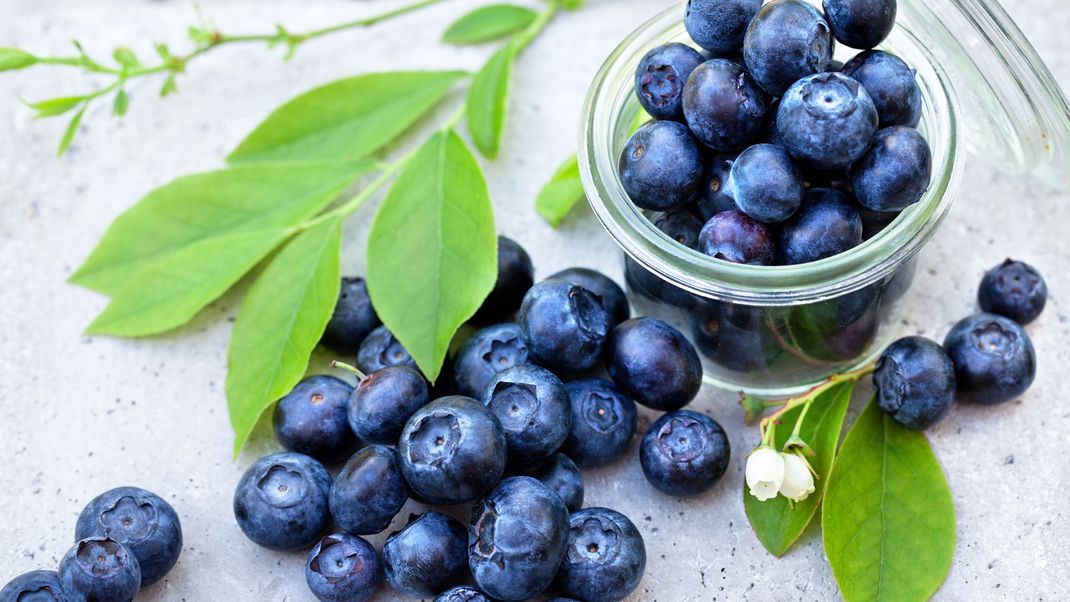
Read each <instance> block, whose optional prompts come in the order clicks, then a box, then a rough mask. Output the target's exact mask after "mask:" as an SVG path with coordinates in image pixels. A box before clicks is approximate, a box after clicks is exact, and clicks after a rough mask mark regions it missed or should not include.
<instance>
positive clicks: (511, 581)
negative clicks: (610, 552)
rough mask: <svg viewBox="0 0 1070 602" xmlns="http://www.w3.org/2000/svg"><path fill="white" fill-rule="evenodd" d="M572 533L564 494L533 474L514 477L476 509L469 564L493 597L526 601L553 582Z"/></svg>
mask: <svg viewBox="0 0 1070 602" xmlns="http://www.w3.org/2000/svg"><path fill="white" fill-rule="evenodd" d="M567 537H568V510H567V509H566V508H565V503H564V502H563V501H562V500H561V498H560V497H558V495H557V494H556V493H554V492H553V491H551V490H550V488H549V487H547V486H546V485H543V484H542V483H540V482H539V481H536V480H535V479H533V478H531V477H510V478H508V479H504V480H502V482H501V483H499V484H498V486H497V487H495V488H494V491H491V492H490V493H489V494H488V495H487V497H485V498H484V499H482V500H481V501H479V502H478V503H477V504H476V505H475V506H474V507H473V508H472V520H471V521H470V522H469V523H468V566H469V568H470V569H471V570H472V575H473V576H474V577H475V579H476V583H477V584H479V587H480V589H482V590H483V591H485V592H487V594H489V595H490V596H492V597H494V598H497V599H499V600H504V601H506V602H512V601H520V600H527V599H528V598H531V597H533V596H536V595H538V594H539V593H540V592H542V591H543V590H545V589H546V588H547V586H549V585H550V583H551V582H552V581H553V579H554V574H555V573H557V567H558V566H560V565H561V560H562V558H563V557H564V555H565V543H566V540H567Z"/></svg>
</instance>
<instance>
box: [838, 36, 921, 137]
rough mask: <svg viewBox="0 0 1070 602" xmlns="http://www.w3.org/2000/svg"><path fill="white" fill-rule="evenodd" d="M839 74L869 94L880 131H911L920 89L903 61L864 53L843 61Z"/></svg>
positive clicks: (873, 52)
mask: <svg viewBox="0 0 1070 602" xmlns="http://www.w3.org/2000/svg"><path fill="white" fill-rule="evenodd" d="M842 73H843V74H844V75H846V76H848V77H850V78H852V79H855V80H858V83H860V84H862V87H864V88H865V89H866V92H869V97H870V98H871V99H872V100H873V106H875V107H876V109H877V116H878V118H879V119H880V126H881V127H888V126H891V125H905V126H909V127H915V126H917V125H918V122H919V121H920V120H921V87H920V86H918V81H917V79H916V78H915V77H914V70H913V69H911V68H910V67H908V66H907V64H906V63H904V62H903V59H901V58H899V57H897V56H895V55H894V54H891V53H888V52H884V51H882V50H867V51H865V52H861V53H859V54H858V56H856V57H854V58H853V59H851V60H849V61H847V63H846V64H845V65H844V66H843V70H842Z"/></svg>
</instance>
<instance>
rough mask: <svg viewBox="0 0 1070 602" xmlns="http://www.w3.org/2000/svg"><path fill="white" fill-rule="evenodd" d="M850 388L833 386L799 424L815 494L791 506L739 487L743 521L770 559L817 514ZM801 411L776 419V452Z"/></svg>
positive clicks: (851, 384)
mask: <svg viewBox="0 0 1070 602" xmlns="http://www.w3.org/2000/svg"><path fill="white" fill-rule="evenodd" d="M853 389H854V382H842V383H839V384H836V385H833V386H832V387H830V388H829V389H828V390H826V391H824V392H822V393H821V394H820V395H818V396H817V398H816V399H814V401H813V402H811V403H812V405H811V406H810V411H809V413H807V414H806V421H805V422H803V426H802V429H801V430H800V432H799V436H800V437H802V439H803V441H806V443H807V444H809V445H810V447H811V448H812V449H813V450H814V452H815V455H814V456H813V457H811V458H808V459H809V461H810V466H811V467H813V469H814V470H815V471H817V474H818V478H817V479H816V480H815V482H814V485H815V491H814V493H812V494H810V497H808V498H806V499H805V500H803V501H801V502H796V503H795V504H794V506H793V505H792V504H791V502H790V501H789V500H788V499H787V498H785V497H784V496H782V495H778V496H776V497H775V498H773V499H771V500H767V501H764V502H760V501H758V498H756V497H754V496H753V495H751V494H750V492H749V491H748V490H747V488H746V486H744V487H743V507H744V509H745V510H746V512H747V520H749V521H750V524H751V528H753V529H754V534H755V535H757V536H758V540H759V541H761V542H762V545H763V546H765V549H766V550H768V551H769V553H770V554H773V555H774V556H780V555H782V554H784V552H787V551H788V548H790V547H791V545H792V544H793V543H795V541H796V540H797V539H799V536H801V535H802V534H803V531H805V530H806V526H807V525H809V524H810V521H811V520H812V519H813V517H814V516H815V515H816V514H817V507H818V505H819V504H820V503H821V495H822V493H823V492H824V488H825V485H826V483H828V476H829V470H830V469H831V468H832V459H833V457H835V454H836V444H837V443H838V442H839V439H840V431H841V430H842V429H843V418H844V416H845V415H846V414H847V406H848V405H849V404H850V402H851V391H852V390H853ZM801 411H802V407H798V408H795V409H793V410H791V411H789V412H786V413H785V414H784V415H783V416H782V417H781V418H780V424H781V426H780V428H778V429H777V433H776V442H775V447H776V449H783V446H784V444H785V443H786V442H787V440H788V437H789V436H790V435H791V429H792V427H793V426H794V425H795V419H796V418H798V416H799V412H801Z"/></svg>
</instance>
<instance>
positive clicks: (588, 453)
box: [561, 378, 636, 466]
mask: <svg viewBox="0 0 1070 602" xmlns="http://www.w3.org/2000/svg"><path fill="white" fill-rule="evenodd" d="M565 389H567V390H568V395H569V399H571V400H572V430H570V431H569V434H568V438H567V439H565V444H564V445H562V446H561V451H562V452H564V453H565V454H567V455H568V457H570V458H572V459H573V460H574V461H575V462H576V464H578V465H580V466H601V465H603V464H608V463H609V462H612V461H613V460H616V459H617V458H619V457H620V456H621V455H623V454H624V452H626V451H627V450H628V443H629V442H631V440H632V436H633V435H634V434H635V422H636V409H635V401H633V400H632V398H631V397H628V394H627V393H625V392H624V391H623V390H622V389H620V388H619V387H617V386H616V385H614V384H613V383H611V382H609V381H608V380H604V379H601V378H585V379H581V380H574V381H572V382H569V383H566V384H565Z"/></svg>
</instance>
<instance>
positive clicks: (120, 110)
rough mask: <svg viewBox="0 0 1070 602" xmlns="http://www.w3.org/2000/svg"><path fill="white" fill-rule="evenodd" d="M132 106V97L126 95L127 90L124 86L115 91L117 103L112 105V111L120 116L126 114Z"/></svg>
mask: <svg viewBox="0 0 1070 602" xmlns="http://www.w3.org/2000/svg"><path fill="white" fill-rule="evenodd" d="M128 108H130V97H129V96H127V95H126V90H123V89H122V88H120V89H119V91H118V92H116V93H115V104H114V105H113V106H112V110H111V112H112V113H113V114H115V115H117V116H119V117H122V116H123V115H126V110H127V109H128Z"/></svg>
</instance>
